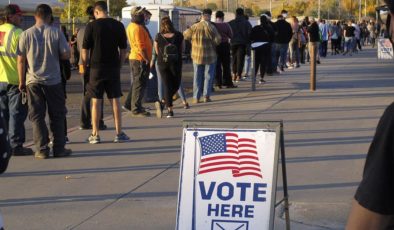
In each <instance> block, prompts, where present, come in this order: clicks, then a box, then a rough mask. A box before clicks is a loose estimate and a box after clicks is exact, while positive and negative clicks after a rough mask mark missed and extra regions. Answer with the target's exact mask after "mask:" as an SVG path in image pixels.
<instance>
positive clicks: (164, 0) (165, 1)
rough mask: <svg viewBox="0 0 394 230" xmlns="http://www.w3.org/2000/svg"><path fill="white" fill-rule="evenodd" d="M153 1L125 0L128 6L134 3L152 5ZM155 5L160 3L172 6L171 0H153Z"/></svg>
mask: <svg viewBox="0 0 394 230" xmlns="http://www.w3.org/2000/svg"><path fill="white" fill-rule="evenodd" d="M153 1H154V0H127V3H128V4H131V3H136V4H141V5H142V4H153ZM155 1H156V4H160V3H161V2H162V3H163V4H172V0H155Z"/></svg>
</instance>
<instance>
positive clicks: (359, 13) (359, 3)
mask: <svg viewBox="0 0 394 230" xmlns="http://www.w3.org/2000/svg"><path fill="white" fill-rule="evenodd" d="M361 4H362V1H361V0H360V1H359V2H358V22H361V11H362V8H361Z"/></svg>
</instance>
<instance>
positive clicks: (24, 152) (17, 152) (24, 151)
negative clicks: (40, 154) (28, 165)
mask: <svg viewBox="0 0 394 230" xmlns="http://www.w3.org/2000/svg"><path fill="white" fill-rule="evenodd" d="M12 155H13V156H29V155H33V150H32V149H31V148H25V147H22V146H19V147H16V148H14V149H13V150H12Z"/></svg>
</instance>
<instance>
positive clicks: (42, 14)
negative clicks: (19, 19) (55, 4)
mask: <svg viewBox="0 0 394 230" xmlns="http://www.w3.org/2000/svg"><path fill="white" fill-rule="evenodd" d="M35 15H36V16H37V17H39V18H41V19H43V20H46V19H50V18H51V16H52V8H51V7H50V6H49V5H47V4H40V5H38V6H37V8H36V11H35Z"/></svg>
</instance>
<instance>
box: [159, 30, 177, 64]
mask: <svg viewBox="0 0 394 230" xmlns="http://www.w3.org/2000/svg"><path fill="white" fill-rule="evenodd" d="M160 36H161V37H162V38H163V39H164V40H165V41H166V42H167V44H166V45H165V46H164V48H163V61H164V62H165V63H171V62H177V61H178V60H179V52H178V47H177V46H176V45H174V44H172V43H171V42H169V41H168V40H167V39H166V38H165V37H164V36H163V35H162V34H160ZM174 37H175V35H174Z"/></svg>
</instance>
